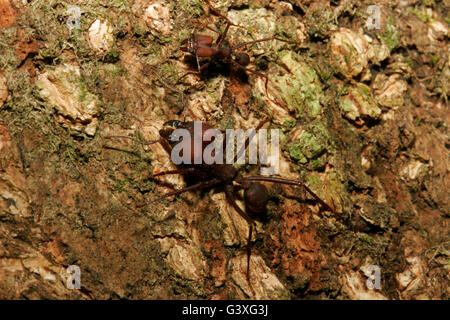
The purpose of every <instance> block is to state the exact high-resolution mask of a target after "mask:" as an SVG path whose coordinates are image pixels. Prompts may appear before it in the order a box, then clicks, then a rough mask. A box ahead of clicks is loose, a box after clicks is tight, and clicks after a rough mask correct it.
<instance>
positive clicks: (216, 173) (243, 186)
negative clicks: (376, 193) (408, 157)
mask: <svg viewBox="0 0 450 320" xmlns="http://www.w3.org/2000/svg"><path fill="white" fill-rule="evenodd" d="M266 121H267V120H263V121H261V123H260V124H259V125H258V127H257V129H256V130H259V129H260V128H261V127H262V126H263V125H264V123H265V122H266ZM194 128H195V125H194V121H188V122H186V121H178V120H171V121H167V122H165V123H164V127H163V128H162V129H161V130H160V131H159V135H160V137H161V138H160V139H159V140H155V141H149V142H143V141H141V140H137V139H134V138H132V137H128V136H110V137H108V138H127V139H131V140H135V141H137V142H139V143H143V144H146V145H149V144H154V143H158V142H159V143H160V144H161V145H162V146H163V147H164V149H165V150H166V152H168V153H169V154H171V152H172V148H173V147H174V146H175V145H177V144H190V148H189V149H190V150H195V148H200V150H201V153H200V154H203V151H204V150H205V148H206V147H207V146H208V145H209V144H211V143H212V142H213V141H214V137H211V136H209V133H208V132H210V130H209V129H214V127H212V126H211V125H209V124H207V123H202V126H201V132H200V134H199V135H198V138H201V140H200V141H199V140H195V139H187V141H183V138H182V137H180V136H178V135H177V134H176V129H185V130H187V131H188V132H189V134H190V137H196V135H195V133H194ZM180 138H181V139H180ZM211 138H212V139H211ZM251 138H252V137H251V136H250V137H247V138H246V140H245V144H244V146H243V148H242V149H241V150H240V151H239V152H238V153H237V154H236V155H235V159H234V160H235V161H234V162H236V159H237V157H238V156H239V155H240V154H241V153H242V152H244V151H245V150H246V149H247V148H248V145H249V143H250V139H251ZM186 147H187V148H186V149H188V146H187V145H186ZM186 149H185V148H183V150H186ZM195 157H196V155H195V152H192V151H191V154H190V160H191V161H190V164H183V163H182V164H180V165H178V166H177V169H176V170H169V171H164V172H159V173H156V174H154V175H153V176H152V178H155V177H159V176H163V175H171V174H183V175H192V176H193V177H196V178H197V180H198V181H199V182H197V183H196V184H193V185H190V186H188V187H185V188H182V189H180V190H175V191H172V192H168V193H166V194H164V195H162V196H160V197H158V198H157V199H156V200H153V201H152V202H151V203H153V202H157V201H160V200H161V199H163V198H166V197H169V196H176V195H179V194H182V193H184V192H187V191H194V190H201V189H204V188H211V187H221V189H222V190H223V191H225V195H226V199H227V201H228V202H229V203H230V204H231V205H232V207H233V208H234V209H235V210H236V211H237V212H238V213H239V214H240V215H241V216H242V217H243V218H244V219H245V220H246V221H247V222H248V224H249V235H248V240H247V274H246V275H247V281H248V282H249V283H250V255H251V246H252V243H251V238H252V233H253V228H254V223H255V220H258V221H262V222H264V218H266V217H265V213H266V206H267V203H268V201H269V193H268V190H267V188H266V187H265V186H264V185H263V184H261V183H260V182H263V181H264V182H273V183H280V184H287V185H294V186H298V187H303V188H304V189H305V190H306V191H307V192H308V193H309V194H310V195H311V196H313V198H314V199H315V200H316V201H317V202H319V203H320V205H321V206H322V207H323V208H324V209H325V210H328V211H331V212H335V211H334V209H332V208H331V207H330V206H329V205H328V204H326V203H325V202H324V201H323V200H322V199H321V198H320V197H319V196H317V195H316V194H315V193H314V192H313V191H312V190H311V189H309V188H308V187H307V186H306V185H305V184H304V183H302V182H300V181H295V180H288V179H283V178H278V177H269V176H250V177H243V176H242V175H241V174H240V173H239V172H238V170H237V169H236V168H235V167H234V166H233V165H231V164H226V163H225V162H224V161H223V163H222V164H218V163H212V164H205V163H204V162H202V163H200V164H195V163H196V161H195V160H196V159H195ZM239 190H243V191H244V203H245V211H244V210H243V209H242V208H241V207H239V206H238V204H237V203H236V193H237V191H239ZM140 207H142V206H140Z"/></svg>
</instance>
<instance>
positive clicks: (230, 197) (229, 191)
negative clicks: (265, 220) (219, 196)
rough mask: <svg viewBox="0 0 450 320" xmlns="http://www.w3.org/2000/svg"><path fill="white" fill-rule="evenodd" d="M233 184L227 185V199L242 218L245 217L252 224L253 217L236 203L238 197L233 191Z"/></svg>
mask: <svg viewBox="0 0 450 320" xmlns="http://www.w3.org/2000/svg"><path fill="white" fill-rule="evenodd" d="M233 191H234V190H233V186H232V185H227V186H226V187H225V195H226V196H227V200H228V202H229V203H230V204H231V205H232V206H233V208H234V210H236V211H237V213H239V214H240V215H241V216H242V218H244V219H245V220H247V222H248V224H252V223H253V219H252V218H250V216H249V215H248V214H247V213H245V212H244V211H243V210H242V209H241V208H240V207H239V206H238V205H237V203H236V197H235V196H234V193H233Z"/></svg>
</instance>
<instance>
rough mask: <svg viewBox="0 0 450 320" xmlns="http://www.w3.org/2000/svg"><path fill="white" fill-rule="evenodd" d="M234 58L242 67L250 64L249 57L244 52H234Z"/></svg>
mask: <svg viewBox="0 0 450 320" xmlns="http://www.w3.org/2000/svg"><path fill="white" fill-rule="evenodd" d="M235 60H236V62H237V63H238V64H240V65H241V66H244V67H245V66H248V65H249V64H250V57H249V56H248V54H246V53H245V52H238V53H236V55H235Z"/></svg>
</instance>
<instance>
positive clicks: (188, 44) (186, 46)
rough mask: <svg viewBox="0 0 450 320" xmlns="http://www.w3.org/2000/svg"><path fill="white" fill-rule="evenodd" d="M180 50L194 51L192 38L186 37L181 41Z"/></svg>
mask: <svg viewBox="0 0 450 320" xmlns="http://www.w3.org/2000/svg"><path fill="white" fill-rule="evenodd" d="M180 50H181V51H183V52H189V53H194V50H193V41H192V38H187V39H184V40H183V41H182V42H181V47H180Z"/></svg>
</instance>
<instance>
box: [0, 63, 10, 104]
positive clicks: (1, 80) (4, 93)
mask: <svg viewBox="0 0 450 320" xmlns="http://www.w3.org/2000/svg"><path fill="white" fill-rule="evenodd" d="M7 98H8V87H7V85H6V78H5V76H4V75H3V74H2V73H1V72H0V108H1V107H2V106H3V104H4V103H5V101H6V99H7Z"/></svg>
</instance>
